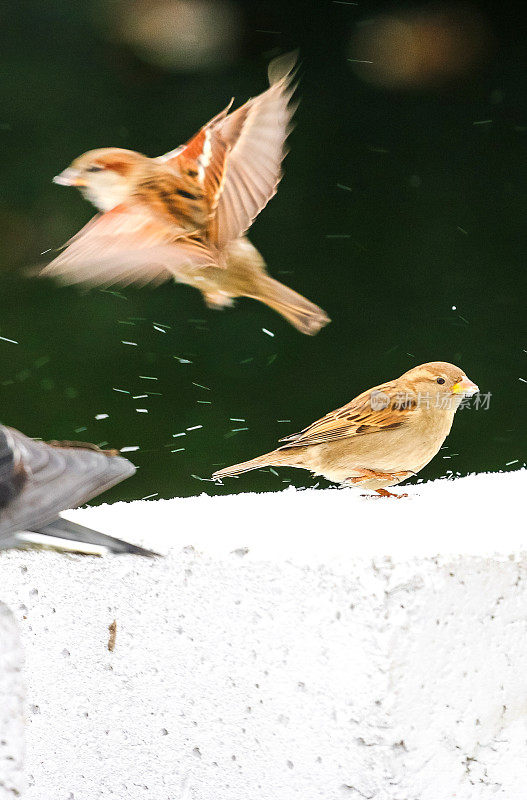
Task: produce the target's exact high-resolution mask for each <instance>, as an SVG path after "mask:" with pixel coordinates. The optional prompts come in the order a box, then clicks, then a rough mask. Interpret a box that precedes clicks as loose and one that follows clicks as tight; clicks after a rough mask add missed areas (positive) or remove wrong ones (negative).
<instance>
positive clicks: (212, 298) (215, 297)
mask: <svg viewBox="0 0 527 800" xmlns="http://www.w3.org/2000/svg"><path fill="white" fill-rule="evenodd" d="M205 303H206V304H207V308H213V309H217V310H219V309H221V308H230V307H231V306H233V305H234V298H232V297H229V295H228V294H223V292H207V294H206V295H205Z"/></svg>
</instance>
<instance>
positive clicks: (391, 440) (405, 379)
mask: <svg viewBox="0 0 527 800" xmlns="http://www.w3.org/2000/svg"><path fill="white" fill-rule="evenodd" d="M478 391H479V389H478V387H477V386H476V385H475V384H474V383H472V381H470V380H469V379H468V378H467V376H466V375H465V373H464V372H463V370H462V369H459V367H455V366H454V365H453V364H447V363H445V362H444V361H431V362H430V363H429V364H422V365H421V366H419V367H414V368H413V369H411V370H409V371H408V372H405V373H404V375H401V377H400V378H397V379H396V380H393V381H388V382H387V383H381V384H380V385H379V386H375V387H374V388H373V389H369V390H368V391H366V392H363V393H362V394H360V395H359V396H358V397H356V398H355V399H354V400H352V401H351V402H350V403H348V404H347V405H345V406H342V408H338V409H337V410H336V411H332V412H330V413H329V414H326V416H325V417H322V419H319V420H317V422H314V423H313V424H312V425H310V426H309V427H308V428H305V429H304V430H303V431H301V432H300V433H296V434H293V435H292V436H286V437H285V439H280V441H281V442H285V444H283V445H282V446H281V447H278V448H277V449H276V450H273V451H272V452H271V453H266V454H265V455H263V456H258V457H257V458H253V459H251V461H244V462H243V463H241V464H235V465H234V466H232V467H226V468H225V469H220V470H218V472H215V473H214V475H213V476H212V477H213V478H223V477H225V476H227V475H239V474H240V473H242V472H248V471H249V470H252V469H258V468H260V467H269V466H272V467H299V468H301V469H308V470H311V472H313V473H314V474H316V475H323V476H324V477H325V478H328V479H329V480H330V481H335V482H336V483H341V484H345V485H349V486H359V487H361V488H364V489H372V490H375V491H376V492H377V493H378V494H382V495H391V493H390V492H388V491H386V487H387V486H395V484H397V483H400V482H401V481H404V480H405V479H406V478H409V477H411V476H412V475H415V474H416V473H417V472H419V470H421V469H423V467H424V466H426V464H428V462H429V461H431V460H432V458H433V457H434V456H435V454H436V453H437V452H438V450H439V448H440V447H441V445H442V444H443V442H444V441H445V439H446V437H447V436H448V434H449V432H450V428H451V427H452V422H453V421H454V414H455V413H456V410H457V408H458V407H459V404H460V403H461V400H462V399H463V398H464V397H470V396H472V395H473V394H475V393H476V392H478Z"/></svg>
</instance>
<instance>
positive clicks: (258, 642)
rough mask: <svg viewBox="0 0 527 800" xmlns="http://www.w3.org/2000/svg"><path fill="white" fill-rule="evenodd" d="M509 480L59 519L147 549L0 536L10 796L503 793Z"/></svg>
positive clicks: (516, 625) (295, 798)
mask: <svg viewBox="0 0 527 800" xmlns="http://www.w3.org/2000/svg"><path fill="white" fill-rule="evenodd" d="M526 484H527V473H526V472H525V471H520V472H517V473H513V474H509V475H507V476H505V475H503V476H501V475H493V476H487V475H484V476H476V477H471V478H467V479H461V480H458V481H454V482H447V481H441V482H436V483H434V484H427V485H422V486H419V487H417V492H416V493H415V494H414V496H412V497H411V498H410V499H409V500H408V501H403V500H389V499H388V500H386V499H373V500H365V499H362V498H360V497H359V496H358V495H357V494H356V493H353V492H352V491H325V492H315V491H306V492H295V491H287V492H284V493H282V494H279V495H265V496H261V495H260V496H254V495H250V496H248V495H244V496H238V497H233V496H230V497H220V498H206V497H202V498H191V499H187V500H171V501H159V502H155V501H154V502H142V503H134V504H129V505H125V504H116V505H114V506H111V507H108V506H106V507H105V506H102V507H98V508H95V509H89V510H84V511H79V512H75V515H72V517H73V516H74V518H75V519H77V520H79V521H82V522H85V523H86V524H89V525H91V526H93V527H97V526H98V527H101V528H102V527H104V529H105V531H107V532H109V533H112V534H114V535H123V536H127V537H129V538H130V539H132V540H134V541H137V542H138V543H139V544H145V545H147V546H151V547H153V548H154V549H164V550H168V555H167V557H166V558H164V559H159V560H153V561H150V560H143V559H138V558H133V557H107V558H102V559H96V558H83V557H79V556H73V557H71V556H70V557H65V556H61V555H58V554H54V553H46V552H45V553H21V552H16V553H15V552H10V553H7V554H2V555H1V556H0V569H1V572H2V579H3V592H2V593H3V596H4V599H5V600H6V601H8V602H9V603H10V604H11V606H12V607H13V609H15V611H16V613H17V617H18V619H19V624H20V626H21V628H22V631H23V637H24V641H25V645H26V649H27V655H26V661H27V667H26V673H27V681H28V684H29V687H28V694H29V697H28V730H27V740H28V756H27V762H28V784H29V786H28V789H27V795H26V797H27V799H28V800H43V798H46V800H47V798H50V797H53V800H77V799H78V798H87V799H88V800H95V799H96V798H98V797H104V798H106V797H112V796H115V797H118V798H121V797H123V798H124V797H126V798H131V800H132V799H133V800H247V798H255V800H256V799H257V800H318V799H319V798H320V800H341V799H342V798H349V800H356V799H358V798H372V799H373V798H375V800H452V799H453V798H458V799H460V800H471V798H477V799H478V800H487V798H488V799H489V800H490V798H496V797H503V798H506V799H507V800H524V798H525V786H526V785H527V730H526V726H525V720H526V709H527V559H525V558H524V556H523V555H522V551H524V550H527V533H526V531H525V527H524V523H523V519H524V517H523V513H524V512H523V498H524V495H525V488H526ZM511 515H512V516H511ZM515 515H517V516H516V517H515ZM515 523H516V524H515ZM440 553H443V554H442V555H438V554H440ZM114 619H115V620H116V623H117V635H116V643H115V650H114V651H113V652H110V651H109V650H108V638H109V631H108V626H109V625H110V623H112V621H113V620H114ZM0 798H1V800H3V797H2V795H1V794H0Z"/></svg>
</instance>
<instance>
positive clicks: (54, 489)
mask: <svg viewBox="0 0 527 800" xmlns="http://www.w3.org/2000/svg"><path fill="white" fill-rule="evenodd" d="M0 432H1V433H4V434H5V435H6V436H7V438H8V439H9V438H10V439H11V442H12V449H13V453H14V457H15V460H16V459H19V460H20V461H21V463H22V464H23V467H24V473H25V477H26V481H25V483H24V485H23V486H22V488H21V490H20V491H19V492H18V494H17V495H16V497H14V499H12V500H11V502H9V503H8V504H7V505H5V506H4V507H3V508H0V542H1V541H2V540H3V539H4V538H7V537H9V535H10V534H12V533H14V532H16V531H22V530H36V529H37V528H40V527H42V526H43V525H46V524H47V523H49V522H52V521H53V520H55V519H56V517H57V516H58V515H59V513H60V512H61V511H64V510H65V509H67V508H76V507H77V506H80V505H82V504H83V503H86V502H87V501H88V500H91V498H93V497H96V496H97V495H99V494H101V493H102V492H104V491H106V489H109V488H110V487H112V486H115V484H117V483H120V482H121V481H122V480H124V479H125V478H128V477H129V476H130V475H133V474H134V472H135V467H134V465H133V464H131V463H130V462H129V461H127V460H126V459H125V458H121V457H119V456H108V455H106V454H104V453H100V452H97V451H93V450H83V449H77V448H72V449H69V448H55V447H51V446H50V445H48V444H45V443H44V442H39V441H34V440H33V439H30V438H28V437H27V436H24V434H22V433H20V432H19V431H16V430H14V429H12V428H0ZM0 484H1V478H0ZM4 484H5V481H4Z"/></svg>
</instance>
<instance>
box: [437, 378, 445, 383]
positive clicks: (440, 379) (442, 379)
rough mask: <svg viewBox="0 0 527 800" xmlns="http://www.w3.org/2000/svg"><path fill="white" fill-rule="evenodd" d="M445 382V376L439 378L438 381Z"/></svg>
mask: <svg viewBox="0 0 527 800" xmlns="http://www.w3.org/2000/svg"><path fill="white" fill-rule="evenodd" d="M444 382H445V379H444V378H437V383H444Z"/></svg>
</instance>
